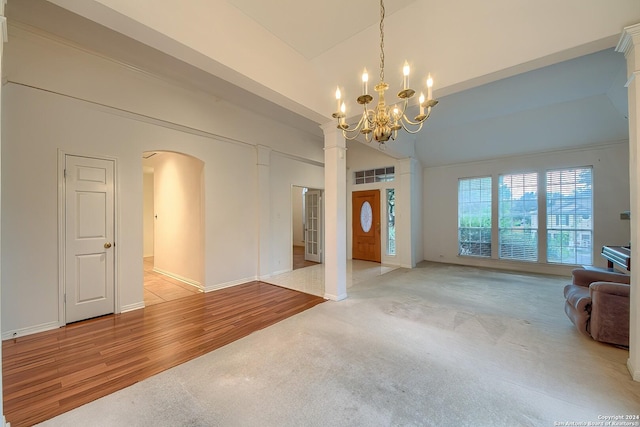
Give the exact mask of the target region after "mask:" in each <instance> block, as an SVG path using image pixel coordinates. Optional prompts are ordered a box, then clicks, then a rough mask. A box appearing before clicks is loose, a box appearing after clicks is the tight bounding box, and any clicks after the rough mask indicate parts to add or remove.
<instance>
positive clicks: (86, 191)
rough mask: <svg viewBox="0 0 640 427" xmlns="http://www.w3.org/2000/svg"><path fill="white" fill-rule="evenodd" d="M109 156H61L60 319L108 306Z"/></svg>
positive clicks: (111, 239) (83, 315) (110, 301)
mask: <svg viewBox="0 0 640 427" xmlns="http://www.w3.org/2000/svg"><path fill="white" fill-rule="evenodd" d="M114 171H115V164H114V161H113V160H105V159H95V158H89V157H79V156H72V155H66V158H65V271H64V277H65V283H64V292H65V298H64V299H65V302H66V305H65V313H66V316H65V322H66V323H70V322H76V321H78V320H83V319H88V318H91V317H96V316H101V315H103V314H110V313H113V312H114V308H115V304H114V302H115V298H114V290H115V282H114V272H115V269H114V263H115V256H114V251H115V248H114V247H113V246H114V245H115V243H114V220H115V215H114Z"/></svg>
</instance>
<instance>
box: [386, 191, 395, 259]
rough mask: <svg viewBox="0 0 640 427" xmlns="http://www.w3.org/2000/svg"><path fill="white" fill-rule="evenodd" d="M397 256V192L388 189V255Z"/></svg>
mask: <svg viewBox="0 0 640 427" xmlns="http://www.w3.org/2000/svg"><path fill="white" fill-rule="evenodd" d="M395 254H396V190H395V189H394V188H388V189H387V255H395Z"/></svg>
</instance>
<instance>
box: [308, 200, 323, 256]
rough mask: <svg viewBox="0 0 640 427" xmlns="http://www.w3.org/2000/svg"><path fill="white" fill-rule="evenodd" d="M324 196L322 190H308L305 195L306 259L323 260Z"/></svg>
mask: <svg viewBox="0 0 640 427" xmlns="http://www.w3.org/2000/svg"><path fill="white" fill-rule="evenodd" d="M321 202H322V198H321V195H320V190H308V191H307V192H306V193H305V195H304V206H305V208H304V220H305V226H304V247H305V249H304V259H305V260H307V261H314V262H322V218H321V212H322V207H321V206H320V204H321Z"/></svg>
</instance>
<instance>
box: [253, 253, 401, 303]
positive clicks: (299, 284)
mask: <svg viewBox="0 0 640 427" xmlns="http://www.w3.org/2000/svg"><path fill="white" fill-rule="evenodd" d="M397 268H398V267H393V266H388V265H383V264H378V263H376V262H369V261H360V260H347V289H349V288H350V287H351V286H353V285H355V284H357V283H361V282H364V281H366V280H369V279H372V278H373V277H376V276H382V275H383V274H386V273H389V272H390V271H393V270H395V269H397ZM264 281H265V282H267V283H271V284H272V285H278V286H282V287H283V288H288V289H295V290H297V291H300V292H305V293H307V294H311V295H317V296H324V264H316V265H312V266H310V267H304V268H300V269H296V270H293V271H289V272H287V273H283V274H279V275H277V276H273V277H270V278H268V279H265V280H264Z"/></svg>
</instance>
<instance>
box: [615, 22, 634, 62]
mask: <svg viewBox="0 0 640 427" xmlns="http://www.w3.org/2000/svg"><path fill="white" fill-rule="evenodd" d="M637 45H640V24H635V25H630V26H628V27H625V28H624V29H623V30H622V35H621V36H620V41H619V42H618V45H617V46H616V52H622V53H624V56H625V57H626V56H627V55H628V54H629V52H630V51H631V49H632V48H633V47H634V46H637Z"/></svg>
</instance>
